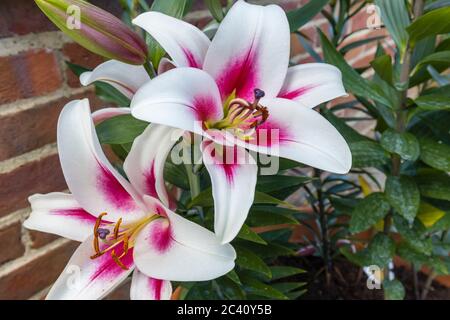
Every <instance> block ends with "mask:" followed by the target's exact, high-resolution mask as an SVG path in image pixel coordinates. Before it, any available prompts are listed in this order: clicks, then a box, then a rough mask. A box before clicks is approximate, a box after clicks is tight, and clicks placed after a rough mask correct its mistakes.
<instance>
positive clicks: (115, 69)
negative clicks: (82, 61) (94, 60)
mask: <svg viewBox="0 0 450 320" xmlns="http://www.w3.org/2000/svg"><path fill="white" fill-rule="evenodd" d="M149 80H150V77H149V75H148V74H147V71H145V69H144V67H143V66H135V65H131V64H127V63H123V62H120V61H116V60H109V61H106V62H104V63H102V64H100V65H99V66H97V67H96V68H95V69H94V70H93V71H88V72H84V73H83V74H81V76H80V82H81V84H82V85H83V86H88V85H90V84H92V83H94V82H96V81H101V82H106V83H108V84H110V85H112V86H113V87H114V88H116V89H117V90H119V91H120V92H121V93H123V94H124V95H125V96H126V97H128V98H131V97H133V95H134V93H135V92H136V91H137V90H138V89H139V88H140V87H141V86H142V85H143V84H144V83H146V82H147V81H149Z"/></svg>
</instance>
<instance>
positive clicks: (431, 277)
mask: <svg viewBox="0 0 450 320" xmlns="http://www.w3.org/2000/svg"><path fill="white" fill-rule="evenodd" d="M435 277H436V273H435V272H434V270H433V269H431V271H430V274H429V275H428V278H427V281H425V284H424V285H423V290H422V295H421V296H420V299H421V300H425V299H426V298H427V296H428V292H429V291H430V288H431V284H432V283H433V280H434V278H435Z"/></svg>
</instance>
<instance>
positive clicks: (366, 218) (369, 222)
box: [350, 192, 390, 233]
mask: <svg viewBox="0 0 450 320" xmlns="http://www.w3.org/2000/svg"><path fill="white" fill-rule="evenodd" d="M389 209H390V205H389V202H388V201H387V200H386V198H385V196H384V195H383V194H382V193H380V192H374V193H371V194H370V195H368V196H367V197H366V198H364V199H363V200H361V201H360V202H358V204H357V205H356V207H355V208H354V209H353V212H352V217H351V220H350V232H351V233H358V232H361V231H364V230H367V229H368V228H370V227H371V226H373V225H374V224H375V223H377V222H378V221H379V220H381V219H383V218H384V217H385V216H386V215H387V214H388V212H389Z"/></svg>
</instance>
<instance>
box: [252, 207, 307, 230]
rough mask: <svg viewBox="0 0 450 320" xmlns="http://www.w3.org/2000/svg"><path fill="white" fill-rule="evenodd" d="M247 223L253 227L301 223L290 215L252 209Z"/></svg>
mask: <svg viewBox="0 0 450 320" xmlns="http://www.w3.org/2000/svg"><path fill="white" fill-rule="evenodd" d="M247 223H248V224H249V225H251V226H252V227H264V226H273V225H279V224H292V225H295V224H299V222H298V220H297V219H295V218H293V217H292V216H290V215H285V214H274V213H273V212H271V211H268V210H267V211H264V210H259V209H258V210H257V211H254V210H251V211H250V214H249V216H248V218H247Z"/></svg>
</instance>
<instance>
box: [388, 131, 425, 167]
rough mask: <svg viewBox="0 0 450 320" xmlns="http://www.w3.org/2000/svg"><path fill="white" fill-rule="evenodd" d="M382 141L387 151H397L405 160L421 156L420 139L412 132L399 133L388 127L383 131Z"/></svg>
mask: <svg viewBox="0 0 450 320" xmlns="http://www.w3.org/2000/svg"><path fill="white" fill-rule="evenodd" d="M380 142H381V146H382V147H383V148H384V149H385V150H386V151H389V152H390V153H396V154H398V155H399V156H400V157H401V158H402V159H404V160H412V161H415V160H417V158H418V157H419V154H420V145H419V141H418V140H417V138H416V137H415V136H414V135H413V134H411V133H408V132H404V133H398V132H396V131H394V130H392V129H388V130H386V131H385V132H383V135H382V136H381V141H380Z"/></svg>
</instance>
